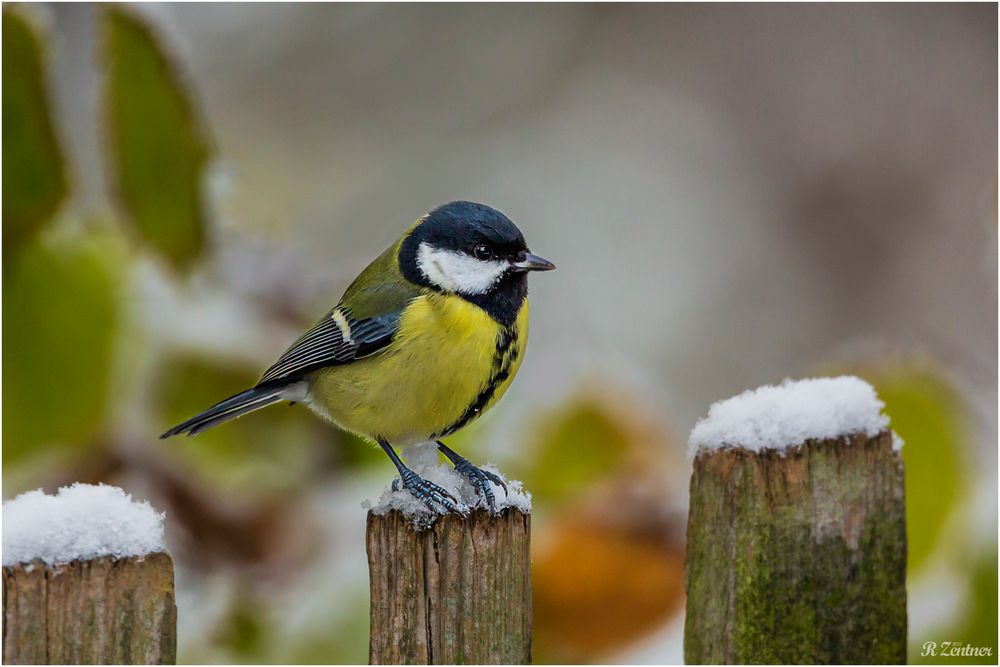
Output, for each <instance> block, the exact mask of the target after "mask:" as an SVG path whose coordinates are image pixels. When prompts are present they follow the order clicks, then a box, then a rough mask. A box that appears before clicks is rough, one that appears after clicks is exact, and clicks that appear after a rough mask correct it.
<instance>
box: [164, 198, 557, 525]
mask: <svg viewBox="0 0 1000 667" xmlns="http://www.w3.org/2000/svg"><path fill="white" fill-rule="evenodd" d="M554 268H555V265H554V264H552V262H549V261H548V260H546V259H542V258H541V257H539V256H537V255H533V254H531V252H529V251H528V246H527V245H526V244H525V241H524V236H523V235H522V234H521V231H520V230H519V229H518V228H517V226H515V225H514V223H513V222H511V221H510V219H509V218H508V217H507V216H506V215H504V214H503V213H501V212H500V211H497V210H496V209H493V208H490V207H489V206H484V205H483V204H476V203H473V202H467V201H456V202H451V203H450V204H445V205H444V206H440V207H438V208H436V209H434V210H433V211H431V212H430V213H428V214H427V215H425V216H423V217H422V218H420V219H419V220H417V222H416V223H415V224H413V225H412V226H411V227H410V228H409V229H408V230H407V231H406V232H405V233H404V234H403V236H402V238H400V239H399V240H398V241H397V242H396V243H394V244H393V245H392V246H391V247H390V248H388V249H387V250H386V251H385V252H383V253H382V254H381V255H379V257H377V258H376V259H375V261H373V262H372V263H371V264H369V265H368V267H367V268H366V269H365V270H364V271H362V272H361V274H360V275H359V276H358V277H357V278H355V280H354V282H353V283H351V285H350V287H348V288H347V291H346V292H345V293H344V296H343V297H342V298H341V299H340V303H338V304H337V305H336V306H335V307H334V308H333V309H332V310H330V311H329V312H328V313H327V314H326V315H324V316H323V317H322V318H321V319H320V320H319V322H317V323H316V325H315V326H313V327H312V328H311V329H309V330H308V331H306V333H305V334H303V335H302V336H301V337H300V338H299V339H298V340H297V341H295V342H294V343H293V344H292V346H291V347H290V348H288V350H287V351H286V352H285V353H284V354H282V355H281V357H280V358H279V359H278V361H277V362H275V363H274V365H273V366H271V367H270V368H268V369H267V371H266V372H265V373H264V375H263V377H261V379H260V382H258V383H257V385H256V386H254V387H253V388H251V389H247V390H246V391H243V392H240V393H239V394H236V395H235V396H232V397H230V398H227V399H226V400H224V401H221V402H220V403H217V404H216V405H213V406H212V407H210V408H209V409H208V410H205V411H204V412H202V413H201V414H199V415H197V416H195V417H192V418H191V419H189V420H187V421H186V422H184V423H183V424H179V425H177V426H175V427H174V428H172V429H170V430H169V431H167V432H166V433H164V434H163V435H162V436H160V437H163V438H167V437H170V436H173V435H178V434H181V433H186V434H188V435H196V434H198V433H201V432H202V431H204V430H205V429H209V428H212V427H213V426H216V425H218V424H221V423H223V422H225V421H229V420H230V419H235V418H237V417H240V416H242V415H245V414H247V413H248V412H252V411H254V410H258V409H260V408H263V407H265V406H268V405H271V404H272V403H278V402H280V401H289V402H292V403H295V402H302V403H304V404H306V405H307V406H309V407H310V408H311V409H312V410H313V411H314V412H316V413H317V414H319V415H320V416H321V417H323V418H325V419H328V420H330V421H332V422H333V423H334V424H336V425H338V426H340V427H341V428H343V429H346V430H348V431H351V432H353V433H356V434H358V435H360V436H363V437H365V438H368V439H370V440H372V441H374V442H377V443H378V444H379V445H380V446H381V447H382V449H383V450H385V453H386V454H388V456H389V458H390V459H391V460H392V462H393V464H395V466H396V470H397V471H398V472H399V479H398V480H396V482H394V484H395V485H396V488H398V487H399V485H401V486H402V487H403V488H405V489H407V490H409V492H410V493H412V494H413V495H414V496H416V497H417V498H420V499H421V500H423V501H424V502H425V503H427V504H428V505H430V506H431V507H433V504H432V503H439V504H440V505H442V506H443V507H445V508H447V509H448V510H449V511H456V512H457V511H460V510H459V508H458V505H457V503H458V500H457V499H456V498H455V497H454V496H453V495H452V494H451V493H449V492H448V491H447V490H446V489H444V488H442V487H441V486H439V485H437V484H434V483H433V482H430V481H429V480H425V479H423V478H421V477H419V476H418V475H417V474H416V473H414V472H413V471H412V470H410V469H409V468H408V467H406V465H405V464H404V463H403V461H402V460H401V459H400V458H399V455H398V454H397V453H396V451H395V449H393V445H396V446H404V447H405V446H409V445H413V444H417V443H421V442H429V441H436V443H437V446H438V449H439V450H440V451H441V453H442V454H444V455H445V456H446V457H447V458H448V459H449V460H451V462H452V463H453V464H454V466H455V470H456V471H458V472H460V473H462V474H463V475H465V476H467V477H468V478H469V479H470V480H471V481H472V483H473V485H474V487H475V488H476V490H477V493H481V494H482V495H484V496H485V497H486V499H487V502H488V504H489V506H490V510H491V511H494V508H495V505H494V502H495V501H494V495H493V491H492V489H491V488H490V482H491V481H492V482H493V483H495V484H497V485H499V486H502V485H503V482H502V480H501V479H500V478H499V477H498V476H496V475H494V474H493V473H491V472H489V471H486V470H481V469H479V468H477V467H476V466H474V465H472V463H470V462H469V461H468V460H467V459H466V458H464V457H462V456H461V455H459V454H458V453H457V452H455V451H453V450H452V449H450V448H448V447H447V446H445V445H444V443H442V442H441V438H444V437H446V436H449V435H452V434H454V433H457V432H458V431H459V430H461V429H462V428H464V427H465V426H467V425H469V424H470V423H471V422H472V421H473V420H475V419H476V418H478V417H479V416H480V415H482V414H483V413H484V412H486V411H487V410H489V409H490V408H491V407H492V406H493V405H494V404H496V402H497V401H498V400H500V397H501V396H503V394H504V392H506V391H507V388H508V387H509V386H510V383H511V381H512V380H513V379H514V375H515V374H516V373H517V371H518V368H520V366H521V361H522V359H523V357H524V349H525V344H526V343H527V340H528V282H527V274H528V272H529V271H550V270H552V269H554Z"/></svg>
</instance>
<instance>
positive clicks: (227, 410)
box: [160, 385, 301, 438]
mask: <svg viewBox="0 0 1000 667" xmlns="http://www.w3.org/2000/svg"><path fill="white" fill-rule="evenodd" d="M296 389H297V388H295V387H294V386H291V387H290V386H288V385H280V386H274V385H272V386H258V387H254V388H253V389H247V390H246V391H241V392H240V393H238V394H236V395H235V396H230V397H229V398H227V399H226V400H224V401H220V402H219V403H216V404H215V405H213V406H212V407H210V408H209V409H208V410H205V411H204V412H202V413H201V414H198V415H195V416H194V417H192V418H191V419H188V420H187V421H186V422H183V423H181V424H178V425H177V426H175V427H173V428H172V429H170V430H169V431H167V432H166V433H164V434H163V435H161V436H160V437H161V438H169V437H171V436H174V435H180V434H182V433H187V434H188V435H198V434H199V433H201V432H202V431H204V430H207V429H210V428H212V427H213V426H218V425H219V424H221V423H223V422H227V421H229V420H230V419H236V418H237V417H242V416H243V415H245V414H247V413H248V412H253V411H254V410H259V409H261V408H264V407H267V406H268V405H271V404H272V403H277V402H278V401H282V400H286V399H288V400H300V398H301V397H300V396H299V395H298V393H299V392H297V391H296Z"/></svg>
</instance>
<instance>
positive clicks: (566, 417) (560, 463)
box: [521, 396, 629, 502]
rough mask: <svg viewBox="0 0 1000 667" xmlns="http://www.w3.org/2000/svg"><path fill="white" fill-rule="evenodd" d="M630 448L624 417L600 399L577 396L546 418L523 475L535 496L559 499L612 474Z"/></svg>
mask: <svg viewBox="0 0 1000 667" xmlns="http://www.w3.org/2000/svg"><path fill="white" fill-rule="evenodd" d="M628 448H629V434H628V428H627V425H626V424H624V423H623V422H622V420H621V417H620V416H619V415H616V414H614V413H613V412H612V411H611V410H610V409H608V408H606V407H605V406H604V405H603V404H602V403H601V402H600V401H599V400H598V399H597V398H594V397H591V396H585V397H577V398H574V399H571V400H570V402H569V403H567V404H566V405H565V406H564V407H563V408H562V409H561V410H560V411H559V412H557V413H556V414H553V415H550V416H549V417H547V418H546V420H545V426H544V427H543V428H542V429H541V431H540V432H539V435H538V439H537V441H536V443H535V444H534V445H533V446H532V447H531V450H530V451H533V452H534V454H535V455H534V457H533V460H532V461H531V463H530V466H529V467H528V468H527V469H526V470H524V472H522V473H521V476H522V478H523V480H524V483H525V487H526V488H528V489H530V490H531V493H532V495H533V496H534V497H535V498H536V499H538V500H540V501H542V502H548V501H558V500H560V499H562V498H565V497H567V496H571V495H573V496H575V495H579V493H580V490H581V488H585V487H587V486H589V485H590V484H592V483H594V482H597V481H599V480H601V479H606V478H609V477H611V476H613V475H614V473H615V472H616V471H617V470H619V469H620V468H621V466H622V464H623V463H624V460H625V454H626V452H627V451H628Z"/></svg>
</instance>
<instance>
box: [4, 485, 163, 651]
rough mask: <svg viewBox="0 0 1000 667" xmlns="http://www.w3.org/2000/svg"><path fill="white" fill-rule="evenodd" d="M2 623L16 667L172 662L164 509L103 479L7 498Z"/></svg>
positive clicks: (7, 645) (5, 505) (7, 647)
mask: <svg viewBox="0 0 1000 667" xmlns="http://www.w3.org/2000/svg"><path fill="white" fill-rule="evenodd" d="M3 620H4V632H3V660H4V662H5V663H7V664H173V663H174V662H176V655H177V628H176V626H177V609H176V607H175V605H174V570H173V562H172V561H171V559H170V556H169V555H168V554H167V553H166V550H165V547H164V543H163V515H162V514H159V513H157V512H156V511H154V510H153V508H152V507H150V506H149V504H148V503H137V502H133V501H132V499H131V498H130V497H129V496H128V495H126V494H125V492H124V491H122V490H121V489H118V488H115V487H113V486H103V485H102V486H91V485H87V484H74V485H73V486H69V487H65V488H62V489H60V490H59V493H58V494H57V495H55V496H48V495H45V494H44V493H42V492H41V491H32V492H30V493H25V494H23V495H21V496H18V497H17V498H15V499H14V500H12V501H10V502H8V503H5V504H4V506H3Z"/></svg>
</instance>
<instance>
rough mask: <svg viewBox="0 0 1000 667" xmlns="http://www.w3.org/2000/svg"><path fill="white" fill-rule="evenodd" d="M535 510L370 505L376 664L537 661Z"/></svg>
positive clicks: (373, 653)
mask: <svg viewBox="0 0 1000 667" xmlns="http://www.w3.org/2000/svg"><path fill="white" fill-rule="evenodd" d="M530 536H531V517H530V515H527V514H522V513H521V512H520V511H517V510H515V509H509V508H508V509H504V510H502V511H501V512H500V513H499V514H498V515H497V516H495V517H490V515H489V513H488V512H485V511H483V510H475V511H473V512H472V514H471V515H470V516H469V517H468V518H462V517H459V516H457V515H454V514H448V515H445V516H442V517H439V518H438V519H437V521H436V522H435V523H434V525H433V526H431V527H430V528H428V529H426V530H422V531H418V530H415V529H414V527H413V525H412V523H411V521H410V520H409V519H407V518H406V517H404V516H403V514H401V513H400V512H398V511H395V510H393V511H389V512H387V513H385V514H381V515H379V514H375V513H373V512H369V513H368V529H367V537H366V542H367V550H368V569H369V577H370V580H371V640H370V644H369V662H370V663H371V664H392V663H395V664H448V663H453V664H491V663H492V664H496V663H499V664H505V663H506V664H527V663H530V662H531V563H530V557H529V547H530Z"/></svg>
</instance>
